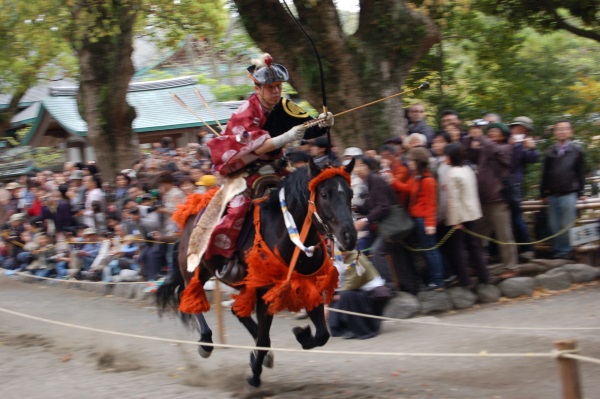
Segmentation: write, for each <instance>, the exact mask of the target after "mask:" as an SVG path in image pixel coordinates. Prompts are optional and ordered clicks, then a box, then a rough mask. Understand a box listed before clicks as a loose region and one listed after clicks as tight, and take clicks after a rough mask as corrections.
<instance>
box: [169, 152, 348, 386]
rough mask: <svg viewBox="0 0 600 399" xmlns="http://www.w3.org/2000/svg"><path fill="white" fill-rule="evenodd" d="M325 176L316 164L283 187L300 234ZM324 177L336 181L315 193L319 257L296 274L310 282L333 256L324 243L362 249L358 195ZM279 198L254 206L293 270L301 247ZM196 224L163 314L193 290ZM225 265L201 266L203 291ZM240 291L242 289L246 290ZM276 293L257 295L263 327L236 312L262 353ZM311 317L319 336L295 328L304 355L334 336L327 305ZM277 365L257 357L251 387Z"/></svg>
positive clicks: (206, 334)
mask: <svg viewBox="0 0 600 399" xmlns="http://www.w3.org/2000/svg"><path fill="white" fill-rule="evenodd" d="M353 167H354V161H352V162H351V163H350V164H348V165H347V166H345V167H344V168H340V171H343V172H344V173H347V174H348V175H349V174H350V173H351V172H352V169H353ZM323 170H325V169H319V168H318V167H317V166H316V165H315V164H314V163H313V162H312V160H311V162H310V164H309V167H308V168H300V169H298V170H296V171H294V172H293V173H291V174H290V175H289V176H287V177H286V178H285V179H284V180H283V181H282V183H281V186H282V187H283V188H284V190H285V193H286V202H287V207H288V209H289V211H290V213H291V214H292V216H293V218H294V220H295V222H296V226H298V229H300V228H301V226H302V225H303V223H304V220H305V217H306V215H307V213H308V210H309V201H310V194H311V193H310V190H309V182H310V181H311V180H312V181H318V180H313V179H315V178H317V176H319V174H320V173H322V171H323ZM323 176H330V177H328V178H327V179H325V180H322V181H320V182H319V183H318V185H317V186H316V188H315V189H314V191H315V192H314V199H315V200H314V204H315V207H316V214H317V215H315V217H313V219H312V224H311V226H310V229H309V232H308V235H307V237H306V239H305V242H304V244H305V245H307V246H309V245H316V247H315V251H314V254H313V256H312V257H308V256H306V255H305V254H304V253H303V252H301V253H300V256H299V257H298V261H297V264H296V267H295V271H296V272H297V273H299V274H300V275H304V276H310V275H313V274H314V273H315V272H317V271H318V270H319V269H320V268H321V266H322V265H323V264H324V261H325V260H326V257H329V256H330V254H328V252H327V249H326V248H324V246H323V245H318V244H319V243H321V242H322V237H323V235H324V234H327V235H330V236H333V237H331V238H334V239H335V241H336V243H337V246H338V247H339V248H340V249H342V250H351V249H354V247H355V245H356V239H357V233H356V229H355V228H354V223H353V220H352V213H351V205H350V201H351V199H352V189H351V188H350V186H349V184H348V182H347V180H346V178H345V177H344V176H343V175H342V174H341V173H338V174H327V173H326V174H324V175H322V177H323ZM346 177H347V176H346ZM278 192H279V190H274V191H272V192H271V194H270V195H269V197H268V198H267V199H266V200H265V201H263V202H260V203H258V204H255V205H254V206H258V207H260V209H259V210H258V214H259V215H260V220H261V221H262V222H261V224H260V234H261V235H262V238H263V239H264V242H265V243H266V245H267V246H268V247H269V248H270V249H271V250H277V251H278V252H279V254H280V256H281V258H282V259H283V260H284V261H285V262H286V265H289V264H290V260H291V258H292V255H293V252H294V248H295V245H294V244H293V243H292V241H291V240H290V238H289V235H288V230H287V227H286V225H285V222H284V219H283V216H282V211H281V207H280V201H279V196H278ZM252 213H253V212H252V211H251V215H252ZM194 221H195V217H194V216H190V217H189V218H188V220H187V223H186V226H185V228H184V230H183V233H182V236H181V239H180V242H179V249H178V254H179V255H178V263H179V268H174V271H173V274H172V275H171V276H169V278H167V280H166V281H165V283H164V284H163V285H161V286H160V287H159V290H158V292H157V303H158V307H159V309H160V310H161V311H163V310H165V309H167V308H173V307H175V308H177V306H178V304H179V299H180V298H179V296H180V294H181V291H182V290H183V286H184V284H185V286H187V285H188V284H189V282H190V279H191V278H192V274H191V273H189V272H188V271H187V267H186V265H187V257H186V254H187V249H188V244H189V238H190V235H191V232H192V230H193V227H194ZM255 234H256V232H254V231H253V232H252V233H251V234H249V236H248V237H245V240H244V241H245V242H244V243H243V246H242V248H243V252H244V253H246V251H248V250H249V249H250V248H252V247H253V243H254V238H255ZM221 262H222V259H221V260H219V259H218V258H217V259H213V258H211V259H209V260H203V261H202V262H201V265H200V266H199V267H200V271H199V279H200V283H201V284H202V285H204V283H205V282H206V281H208V279H209V278H210V277H211V276H214V275H215V272H216V271H217V270H219V268H220V267H222V266H223V264H222V263H221ZM234 288H236V289H240V286H236V287H234ZM271 288H272V285H271V286H264V287H260V288H258V289H256V307H255V311H256V318H257V321H254V319H253V318H252V317H242V316H239V315H237V314H236V313H235V311H234V314H236V316H237V317H238V319H239V321H240V322H241V323H242V324H243V325H244V326H245V327H246V329H247V330H248V331H249V332H250V334H251V335H252V338H254V341H255V343H256V345H257V346H259V347H269V346H270V345H271V340H270V337H269V330H270V328H271V323H272V320H273V314H271V312H270V311H269V305H268V304H267V303H266V302H265V300H264V299H263V295H265V293H267V292H268V291H269V289H271ZM242 290H243V287H242ZM182 316H184V317H187V319H188V320H189V319H190V315H182ZM191 316H193V318H191V319H192V320H195V321H196V323H197V327H198V329H199V331H200V342H206V343H212V331H211V330H210V328H209V326H208V324H207V323H206V320H205V318H204V316H203V315H202V313H199V314H194V315H191ZM308 316H309V318H310V320H311V321H312V322H313V324H314V325H315V328H316V331H315V335H312V332H311V329H310V326H308V325H307V326H306V327H295V328H294V329H293V333H294V335H295V336H296V339H297V340H298V342H299V343H300V344H301V345H302V348H304V349H312V348H315V347H317V346H323V345H325V343H326V342H327V341H328V339H329V336H330V334H329V331H328V330H327V323H326V320H325V314H324V304H323V303H321V304H320V305H318V306H316V307H315V308H314V309H311V310H309V311H308ZM212 350H213V347H212V346H202V345H200V346H199V347H198V351H199V353H200V355H201V356H202V357H205V358H206V357H208V356H210V354H211V353H212ZM265 357H266V358H265ZM272 360H273V357H272V354H271V353H270V352H268V351H254V352H252V353H251V354H250V365H251V368H252V376H251V377H249V378H248V383H249V384H250V385H251V386H254V387H258V386H260V383H261V381H260V375H261V372H262V367H263V363H264V365H265V366H266V367H272V363H273V362H272Z"/></svg>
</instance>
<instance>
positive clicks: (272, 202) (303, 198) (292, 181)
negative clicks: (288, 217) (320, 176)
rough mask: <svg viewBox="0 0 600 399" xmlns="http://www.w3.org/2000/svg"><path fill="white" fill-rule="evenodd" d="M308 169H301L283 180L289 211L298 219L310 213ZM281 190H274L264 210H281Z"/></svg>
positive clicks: (265, 203) (282, 185)
mask: <svg viewBox="0 0 600 399" xmlns="http://www.w3.org/2000/svg"><path fill="white" fill-rule="evenodd" d="M308 181H309V176H308V168H307V167H301V168H298V169H296V170H295V171H293V172H292V173H291V174H290V175H288V176H286V177H285V179H283V181H282V183H281V186H280V187H283V188H284V189H285V199H286V202H287V206H288V210H289V211H290V213H291V214H292V215H293V216H294V217H297V218H303V217H304V215H306V212H308V200H309V199H310V193H309V191H308ZM279 208H280V205H279V190H274V191H272V192H271V194H270V195H269V198H268V199H267V200H266V201H265V202H264V204H263V209H279Z"/></svg>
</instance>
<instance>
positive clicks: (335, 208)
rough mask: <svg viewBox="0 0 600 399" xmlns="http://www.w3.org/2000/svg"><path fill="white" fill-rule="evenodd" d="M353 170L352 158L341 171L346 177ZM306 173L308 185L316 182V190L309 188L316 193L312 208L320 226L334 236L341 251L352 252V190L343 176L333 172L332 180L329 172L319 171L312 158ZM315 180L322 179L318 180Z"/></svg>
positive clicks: (354, 242) (353, 238) (353, 232)
mask: <svg viewBox="0 0 600 399" xmlns="http://www.w3.org/2000/svg"><path fill="white" fill-rule="evenodd" d="M353 168H354V159H352V161H351V162H350V163H349V164H348V165H346V166H345V167H344V168H343V170H344V171H345V172H347V173H348V175H349V174H350V173H351V172H352V169H353ZM309 171H310V179H311V182H313V183H314V182H318V184H316V186H315V187H312V186H313V185H314V184H312V185H311V188H313V189H314V191H315V207H316V209H317V214H318V216H319V217H320V218H321V220H322V223H323V225H324V226H323V227H325V228H326V229H329V230H330V231H331V233H332V234H333V235H334V236H335V238H336V241H337V243H338V246H339V247H340V249H341V250H343V251H349V250H352V249H354V247H355V246H356V238H357V233H356V228H355V227H354V221H353V220H352V210H351V200H352V188H350V185H349V184H348V182H347V181H346V178H344V176H343V175H342V174H340V173H337V174H333V173H332V174H331V177H328V176H329V172H327V171H328V169H327V168H324V169H320V168H319V167H318V166H317V165H315V163H314V162H313V160H312V159H311V160H310V163H309ZM322 173H323V174H322ZM318 177H325V178H324V179H323V180H321V179H318ZM313 220H314V218H313Z"/></svg>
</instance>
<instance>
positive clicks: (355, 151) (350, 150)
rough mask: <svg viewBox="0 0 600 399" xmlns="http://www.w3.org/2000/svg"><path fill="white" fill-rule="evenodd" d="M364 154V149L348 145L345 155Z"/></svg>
mask: <svg viewBox="0 0 600 399" xmlns="http://www.w3.org/2000/svg"><path fill="white" fill-rule="evenodd" d="M362 154H363V152H362V150H361V149H360V148H358V147H348V148H346V150H345V151H344V156H345V157H355V156H357V155H362Z"/></svg>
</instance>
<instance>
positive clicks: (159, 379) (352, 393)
mask: <svg viewBox="0 0 600 399" xmlns="http://www.w3.org/2000/svg"><path fill="white" fill-rule="evenodd" d="M599 293H600V285H592V286H588V287H583V288H580V289H577V290H574V291H571V292H566V293H561V294H559V295H552V296H549V297H546V298H543V299H535V300H534V299H527V300H518V301H510V302H506V303H498V304H494V305H486V306H482V307H478V308H475V309H471V310H467V311H460V312H452V313H449V314H444V315H438V317H427V318H424V320H427V321H437V322H439V323H461V324H470V325H493V326H514V327H569V326H571V327H597V328H598V327H600V317H599V316H600V301H599V300H598V298H599ZM0 307H2V308H5V309H10V310H13V311H17V312H22V313H26V314H29V315H34V316H38V317H43V318H46V319H51V320H57V321H62V322H66V323H73V324H79V325H83V326H88V327H95V328H100V329H108V330H114V331H119V332H126V333H132V334H141V335H151V336H157V337H165V338H174V339H184V340H192V341H195V340H197V334H196V333H195V332H193V331H190V330H186V329H185V328H183V327H182V325H181V323H180V322H179V321H178V320H176V319H175V318H169V317H165V318H162V319H160V318H159V317H158V316H157V314H156V311H155V310H154V309H153V308H152V307H151V306H149V305H148V304H147V303H143V302H141V301H134V300H127V299H123V298H119V297H104V296H101V295H99V294H95V293H90V292H86V291H80V290H77V289H68V288H65V287H64V286H62V285H53V286H49V285H42V284H39V283H24V282H22V281H18V280H16V279H14V278H12V277H7V276H4V275H2V276H0ZM208 320H209V323H210V324H211V325H212V326H214V328H213V330H215V333H216V326H215V321H214V318H213V315H209V316H208ZM413 320H414V319H413ZM305 324H306V321H298V320H294V318H293V317H292V315H290V314H288V313H283V314H281V315H279V316H278V317H277V318H276V320H275V322H274V326H273V330H272V334H271V337H272V342H273V346H274V347H285V348H299V345H298V343H297V342H296V341H295V338H294V337H293V335H292V333H291V328H292V327H293V326H295V325H305ZM225 328H226V334H227V335H226V343H228V344H238V345H251V344H252V341H251V339H250V337H249V335H248V333H247V332H246V331H245V330H244V329H243V327H242V326H241V325H239V323H238V322H237V320H236V319H234V317H233V316H232V315H231V314H229V313H227V314H226V317H225ZM599 332H600V331H599V330H595V331H594V330H591V331H584V330H573V331H552V330H500V329H497V330H496V329H478V328H475V327H472V328H456V327H449V326H442V325H439V326H436V325H418V324H410V323H405V322H385V323H384V326H383V330H382V333H381V334H380V335H379V336H378V337H376V338H373V339H369V340H365V341H358V340H343V339H340V338H332V339H331V340H330V341H329V343H328V344H327V345H326V346H325V347H324V349H328V350H336V351H344V350H346V351H361V352H369V351H371V352H372V351H381V352H428V353H479V352H481V351H488V352H490V353H498V352H502V353H509V352H521V353H524V352H549V351H551V350H552V348H553V343H554V341H556V340H559V339H576V340H577V341H578V342H579V345H580V347H581V348H582V354H584V355H587V356H592V357H595V358H600V334H599ZM215 335H216V334H215ZM0 360H1V361H0V398H3V399H12V398H19V399H20V398H48V399H50V398H85V399H95V398H182V399H183V398H276V399H281V398H286V399H287V398H290V399H299V398H336V399H337V398H416V399H434V398H435V399H437V398H447V399H526V398H527V399H529V398H532V399H533V398H540V399H542V398H543V399H553V398H556V399H558V398H561V397H562V396H561V386H560V379H559V372H558V368H557V363H556V361H555V360H553V359H548V358H486V357H478V358H440V357H423V358H414V357H410V358H409V357H381V356H358V355H337V354H336V355H324V354H318V353H313V352H310V351H306V352H302V353H284V352H279V353H276V356H275V368H274V369H265V371H264V372H263V385H262V387H261V388H260V389H258V390H249V389H248V388H247V386H246V382H245V377H246V376H247V375H248V374H249V368H248V351H247V350H240V349H215V352H214V354H213V356H212V357H211V358H210V359H201V358H200V357H199V356H198V355H197V353H196V348H195V347H194V346H190V345H183V344H172V343H163V342H153V341H147V340H141V339H132V338H125V337H119V336H112V335H106V334H102V333H95V332H89V331H82V330H76V329H72V328H67V327H63V326H56V325H52V324H47V323H43V322H39V321H34V320H30V319H25V318H21V317H18V316H14V315H9V314H6V313H3V312H0ZM580 369H581V380H582V381H583V387H584V397H585V398H589V399H592V398H600V379H598V378H597V377H598V375H599V372H600V366H599V365H595V364H590V363H583V364H581V367H580Z"/></svg>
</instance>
